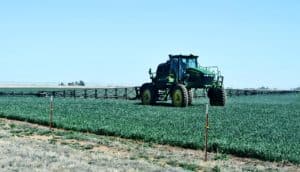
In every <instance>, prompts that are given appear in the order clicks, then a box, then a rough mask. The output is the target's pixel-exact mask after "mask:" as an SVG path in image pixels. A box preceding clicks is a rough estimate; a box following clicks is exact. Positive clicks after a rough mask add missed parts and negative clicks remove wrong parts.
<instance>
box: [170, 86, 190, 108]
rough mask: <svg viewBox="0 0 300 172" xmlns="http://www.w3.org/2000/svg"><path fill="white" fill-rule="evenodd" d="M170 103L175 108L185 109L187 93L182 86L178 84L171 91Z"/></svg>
mask: <svg viewBox="0 0 300 172" xmlns="http://www.w3.org/2000/svg"><path fill="white" fill-rule="evenodd" d="M172 103H173V106H175V107H186V106H187V105H188V91H187V89H186V87H185V86H184V85H182V84H178V85H176V86H175V87H174V89H173V91H172Z"/></svg>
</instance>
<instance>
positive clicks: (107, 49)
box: [0, 0, 300, 88]
mask: <svg viewBox="0 0 300 172" xmlns="http://www.w3.org/2000/svg"><path fill="white" fill-rule="evenodd" d="M299 45H300V1H297V0H295V1H291V0H287V1H281V0H263V1H262V0H251V1H250V0H249V1H242V0H236V1H233V0H224V1H199V0H194V1H192V0H191V1H183V0H177V1H176V0H163V1H162V0H148V1H146V0H127V1H122V0H119V1H117V0H111V1H100V0H99V1H98V0H94V1H92V0H85V1H83V0H81V1H77V0H43V1H41V0H36V1H33V0H26V1H23V0H19V1H17V0H9V1H1V2H0V47H1V48H0V63H1V67H0V73H1V77H0V82H7V81H17V82H59V81H65V82H67V81H73V80H79V79H82V80H84V81H86V82H92V83H99V84H103V85H106V84H119V85H120V84H121V85H124V84H131V85H140V84H142V83H143V82H145V81H149V76H148V69H149V68H150V67H152V68H156V65H157V64H159V63H161V62H164V61H166V60H167V58H168V54H190V53H193V54H196V55H199V56H200V59H199V60H200V63H201V64H202V65H204V66H210V65H217V66H219V67H220V69H221V70H222V72H223V74H224V75H225V84H226V87H238V88H249V87H259V86H269V87H272V88H274V87H277V88H292V87H296V86H300V77H299V74H300V46H299Z"/></svg>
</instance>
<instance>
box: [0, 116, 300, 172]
mask: <svg viewBox="0 0 300 172" xmlns="http://www.w3.org/2000/svg"><path fill="white" fill-rule="evenodd" d="M0 153H1V155H5V156H1V157H0V171H34V170H35V171H300V167H299V166H296V165H292V164H287V163H285V162H282V163H272V162H265V161H260V160H255V159H249V158H237V157H234V156H230V155H224V154H215V153H209V161H208V162H204V161H203V156H204V154H203V152H202V151H199V150H191V149H184V148H179V147H172V146H167V145H158V144H152V143H144V142H141V141H135V140H128V139H122V138H118V137H109V136H99V135H94V134H89V133H80V132H72V131H65V130H58V129H54V130H53V131H49V130H48V128H46V127H42V126H39V125H35V124H29V123H25V122H19V121H13V120H6V119H1V120H0Z"/></svg>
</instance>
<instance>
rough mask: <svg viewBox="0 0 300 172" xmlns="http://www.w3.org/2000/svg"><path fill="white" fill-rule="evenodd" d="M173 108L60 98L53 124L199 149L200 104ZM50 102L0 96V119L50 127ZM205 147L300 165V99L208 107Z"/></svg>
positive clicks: (253, 99)
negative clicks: (207, 144) (206, 142)
mask: <svg viewBox="0 0 300 172" xmlns="http://www.w3.org/2000/svg"><path fill="white" fill-rule="evenodd" d="M206 102H207V100H206V99H200V100H196V102H195V104H194V106H191V107H188V108H174V107H170V106H169V104H164V103H161V104H159V105H157V106H143V105H140V103H139V101H126V100H95V99H71V98H70V99H68V98H67V99H63V98H57V99H55V102H54V107H55V110H54V125H55V127H58V128H65V129H70V130H76V131H88V132H92V133H96V134H103V135H115V136H120V137H124V138H131V139H139V140H143V141H149V142H155V143H161V144H170V145H175V146H182V147H186V148H193V149H201V148H203V131H204V122H205V121H204V120H205V115H204V111H205V109H204V107H205V106H204V105H205V103H206ZM48 114H49V99H48V98H36V97H0V116H1V117H7V118H12V119H19V120H24V121H29V122H34V123H39V124H43V125H48V119H49V118H48ZM209 115H210V130H209V149H210V150H211V151H218V152H223V153H230V154H235V155H238V156H243V157H254V158H259V159H263V160H271V161H282V160H287V161H290V162H293V163H300V95H297V94H289V95H268V96H247V97H234V98H230V99H229V100H228V104H227V105H226V107H224V108H222V107H210V111H209Z"/></svg>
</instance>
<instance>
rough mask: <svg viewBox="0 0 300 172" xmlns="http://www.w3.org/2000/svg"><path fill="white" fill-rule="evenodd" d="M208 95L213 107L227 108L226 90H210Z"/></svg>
mask: <svg viewBox="0 0 300 172" xmlns="http://www.w3.org/2000/svg"><path fill="white" fill-rule="evenodd" d="M207 94H208V97H209V102H210V105H211V106H225V103H226V93H225V90H224V88H210V89H209V90H208V93H207Z"/></svg>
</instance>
